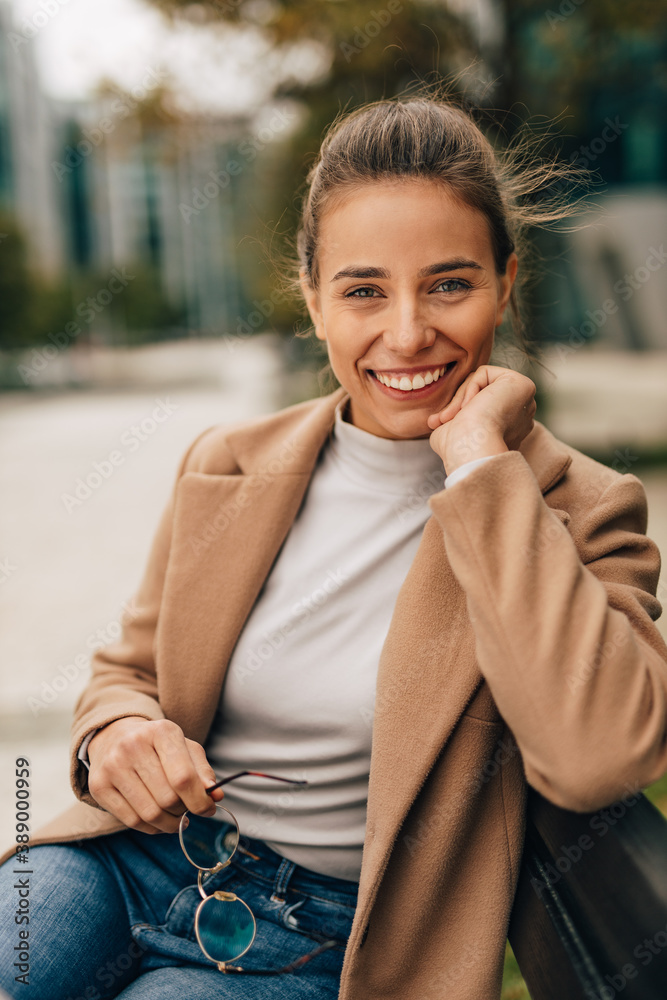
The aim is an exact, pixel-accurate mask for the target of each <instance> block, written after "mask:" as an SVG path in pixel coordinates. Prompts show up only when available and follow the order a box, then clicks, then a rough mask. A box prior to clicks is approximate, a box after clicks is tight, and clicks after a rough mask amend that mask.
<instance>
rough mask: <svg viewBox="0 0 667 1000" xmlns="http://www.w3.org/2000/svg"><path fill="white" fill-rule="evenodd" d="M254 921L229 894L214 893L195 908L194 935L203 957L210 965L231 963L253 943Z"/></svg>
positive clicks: (242, 906)
mask: <svg viewBox="0 0 667 1000" xmlns="http://www.w3.org/2000/svg"><path fill="white" fill-rule="evenodd" d="M255 929H256V928H255V918H254V917H253V915H252V912H251V910H250V908H249V907H248V906H247V905H246V903H244V902H243V900H242V899H239V898H238V896H235V895H234V894H233V893H231V892H230V893H225V892H217V893H216V894H215V895H213V896H207V897H206V899H205V900H203V902H201V903H200V904H199V906H198V907H197V914H196V916H195V931H196V934H197V940H198V941H199V945H200V947H201V949H202V951H203V952H204V954H205V955H206V956H207V957H208V958H210V959H211V960H212V961H213V962H232V961H233V960H234V959H235V958H239V957H240V956H241V955H243V954H244V953H245V952H246V951H247V950H248V948H249V947H250V945H251V944H252V943H253V941H254V940H255Z"/></svg>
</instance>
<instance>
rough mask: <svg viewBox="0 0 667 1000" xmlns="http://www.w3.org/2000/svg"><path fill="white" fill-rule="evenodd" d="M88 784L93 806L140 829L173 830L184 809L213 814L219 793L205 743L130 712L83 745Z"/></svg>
mask: <svg viewBox="0 0 667 1000" xmlns="http://www.w3.org/2000/svg"><path fill="white" fill-rule="evenodd" d="M88 760H89V762H90V771H89V774H88V788H89V790H90V794H91V795H92V797H93V798H94V799H95V801H96V802H97V804H98V805H100V806H101V807H102V808H103V809H106V811H107V812H109V813H112V815H114V816H115V817H116V818H117V819H119V820H120V821H121V822H122V823H124V824H125V826H128V827H131V828H132V829H133V830H141V832H142V833H161V832H162V833H174V832H175V831H176V830H178V825H179V822H180V817H181V816H182V814H183V813H184V812H185V811H186V810H189V811H190V812H194V813H198V814H199V815H200V816H213V815H214V814H215V804H214V803H215V802H216V801H219V800H220V799H221V798H222V797H223V795H224V792H223V790H222V789H221V788H218V789H216V790H215V791H214V792H212V793H211V794H210V795H208V794H207V793H206V791H205V788H207V787H208V786H209V785H212V784H214V783H215V781H216V775H215V772H214V771H213V768H212V767H211V765H210V764H209V762H208V761H207V759H206V754H205V753H204V748H203V747H202V746H200V744H199V743H196V742H195V741H194V740H189V739H187V738H186V736H185V735H184V734H183V730H182V729H181V727H180V726H177V725H176V723H175V722H170V721H169V720H168V719H159V720H157V721H155V722H151V721H149V720H148V719H143V718H139V717H137V716H130V717H128V718H125V719H117V720H116V721H115V722H110V723H109V725H107V726H104V727H103V728H102V729H100V731H99V732H97V733H95V735H94V736H93V738H92V740H91V741H90V743H89V744H88Z"/></svg>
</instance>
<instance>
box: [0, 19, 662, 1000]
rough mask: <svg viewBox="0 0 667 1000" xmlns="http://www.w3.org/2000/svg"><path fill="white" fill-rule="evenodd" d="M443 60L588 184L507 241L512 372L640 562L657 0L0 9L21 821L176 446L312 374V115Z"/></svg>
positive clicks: (316, 385)
mask: <svg viewBox="0 0 667 1000" xmlns="http://www.w3.org/2000/svg"><path fill="white" fill-rule="evenodd" d="M443 78H447V79H452V80H454V84H453V86H454V88H455V90H456V92H457V93H460V94H461V95H462V99H463V101H464V103H466V104H467V105H469V106H475V107H478V108H481V109H482V111H483V113H484V120H486V121H487V122H488V124H489V128H490V132H491V134H492V135H493V136H495V137H496V140H497V141H498V142H499V143H503V142H507V141H511V139H512V136H513V134H514V133H515V131H516V130H517V129H518V128H519V127H520V126H521V124H522V123H523V122H528V123H529V126H530V128H531V129H533V130H534V131H535V132H536V133H537V134H543V133H544V129H545V126H548V127H549V129H550V131H551V133H552V138H551V139H550V140H549V142H550V144H551V146H552V147H553V148H554V149H557V150H559V151H560V154H561V156H562V157H563V158H564V159H565V160H569V161H570V162H571V163H573V164H576V165H579V166H585V167H588V168H589V169H590V170H591V171H593V172H594V173H595V177H596V179H597V183H596V185H595V187H594V190H593V198H592V203H591V205H590V207H589V208H588V209H587V210H586V213H585V215H582V216H581V217H579V218H578V219H577V222H578V223H579V222H581V223H585V225H582V226H581V227H578V228H576V229H575V230H574V231H570V227H565V226H560V227H556V228H555V229H554V230H553V231H551V232H549V233H541V234H535V242H536V245H537V249H538V254H539V257H540V258H541V261H542V262H541V264H539V263H538V267H537V269H536V277H535V280H534V281H533V282H532V284H531V287H530V290H529V293H528V296H527V301H526V313H527V321H528V322H527V325H528V332H529V334H530V335H531V336H532V337H533V338H534V339H535V340H536V341H537V342H538V343H539V345H540V346H541V349H542V352H543V365H542V366H538V367H536V368H533V369H531V370H530V374H531V375H532V377H534V378H535V379H536V380H537V381H538V384H539V404H540V405H539V412H538V416H539V417H540V419H541V420H542V421H543V422H544V423H546V424H547V426H549V427H550V428H551V429H552V430H553V431H554V432H555V433H556V434H557V435H558V436H559V437H561V438H563V439H564V440H565V441H567V442H569V443H570V444H573V445H574V446H576V447H579V448H581V449H582V450H584V451H586V452H588V453H589V454H592V455H594V456H595V457H596V458H598V459H600V460H601V461H603V462H605V463H607V464H609V465H612V466H613V467H614V468H616V469H617V470H618V471H621V472H628V471H631V472H633V473H635V474H637V475H639V476H640V477H641V478H642V480H643V481H644V483H645V485H646V489H647V493H648V496H649V508H650V520H649V534H650V535H651V536H652V537H653V538H655V540H656V541H657V542H658V544H659V545H660V547H661V549H662V551H663V553H667V392H666V389H667V326H666V324H665V321H664V317H665V315H666V314H667V281H666V280H665V279H666V277H667V266H666V265H667V252H666V251H665V244H667V113H666V112H667V3H666V2H665V0H636V2H634V3H626V4H617V3H615V2H614V0H553V2H552V3H551V4H548V3H544V2H538V0H376V2H375V3H373V4H371V3H367V2H358V0H349V2H348V0H214V2H207V3H188V2H182V3H181V2H177V0H153V2H149V0H95V3H94V4H91V3H86V2H85V0H13V2H12V0H0V426H1V428H2V432H3V433H2V438H1V440H0V449H1V460H0V476H1V477H2V480H3V482H2V497H3V503H2V510H3V514H2V527H3V530H2V536H1V537H2V542H1V547H0V602H1V604H2V608H3V616H4V622H5V627H4V629H3V633H2V638H1V640H0V643H1V645H0V790H1V791H2V795H3V799H4V798H5V796H7V798H6V801H8V802H11V801H12V799H11V791H12V776H13V760H14V758H15V756H16V755H17V754H21V755H24V756H28V757H29V758H30V759H31V761H32V768H33V775H32V783H33V793H34V795H33V821H34V825H38V824H39V823H41V822H43V821H44V820H46V819H48V818H49V817H51V816H53V815H54V814H55V813H56V812H57V811H58V810H59V809H60V808H61V807H62V806H63V805H64V804H66V803H67V802H68V801H69V798H70V796H71V792H70V791H69V784H68V763H67V742H68V732H69V724H70V719H71V712H72V707H73V705H74V703H75V701H76V698H77V697H78V695H79V693H80V692H81V690H82V689H83V687H84V686H85V683H86V680H87V677H88V673H89V657H90V653H91V650H92V649H93V648H95V646H96V645H100V644H103V643H106V642H110V641H112V639H114V638H115V637H116V636H117V635H118V634H119V630H120V616H121V614H122V609H123V603H124V602H125V601H127V600H128V599H129V597H130V596H131V594H132V593H133V591H134V589H135V587H136V585H137V582H138V580H139V577H140V575H141V572H142V569H143V565H144V562H145V558H146V555H147V552H148V547H149V544H150V539H151V536H152V533H153V531H154V528H155V526H156V523H157V519H158V515H159V512H160V510H161V508H162V506H163V504H164V502H165V501H166V498H167V495H168V493H169V490H170V488H171V484H172V481H173V477H174V474H175V471H176V468H177V464H178V461H179V459H180V456H181V455H182V453H183V451H184V450H185V448H186V447H187V445H188V444H189V443H190V442H191V440H192V439H193V438H194V437H195V435H196V434H198V433H199V432H200V431H201V430H203V429H204V428H206V427H208V426H210V425H212V424H215V423H219V422H224V421H228V420H236V419H239V418H242V417H245V416H251V415H254V414H259V413H263V412H270V411H272V410H275V409H277V408H279V407H281V406H284V405H288V404H290V403H293V402H297V401H299V400H301V399H305V398H308V397H310V396H312V395H317V394H318V393H319V392H320V391H321V388H320V386H321V379H320V378H319V377H318V372H320V370H321V368H322V366H323V364H324V362H325V358H324V356H323V355H322V353H321V351H320V349H319V344H315V343H314V342H312V341H310V340H307V339H298V338H295V337H294V331H295V329H297V328H299V327H303V315H302V313H301V311H300V307H299V303H298V302H295V301H293V300H292V299H290V297H289V296H288V295H287V294H286V293H285V291H284V286H283V284H282V283H281V280H280V279H281V278H282V277H284V265H283V263H282V260H283V256H282V255H283V254H284V252H285V250H286V248H289V238H290V236H291V235H292V234H293V232H294V227H295V223H296V219H297V210H298V204H299V195H300V192H301V188H302V184H303V180H304V178H305V174H306V172H307V169H308V166H309V164H310V162H311V161H312V158H313V156H314V154H315V153H316V151H317V148H318V146H319V142H320V140H321V137H322V132H323V129H324V128H325V126H326V125H327V124H328V123H329V122H330V121H331V120H332V119H333V118H334V117H335V115H336V114H337V113H338V112H339V111H340V110H341V109H350V108H353V107H355V106H357V105H358V104H360V103H363V102H365V101H368V100H373V99H376V98H380V97H383V96H392V95H394V94H397V93H399V92H404V91H405V90H406V88H410V87H414V86H417V85H419V83H421V82H429V81H431V82H433V81H437V80H439V79H443ZM575 194H576V192H575ZM508 357H509V356H508ZM514 360H515V361H517V359H516V358H515V359H514ZM509 361H510V362H511V361H512V358H511V357H510V358H509ZM518 363H520V364H521V363H522V362H521V360H520V359H518ZM112 453H113V454H114V455H115V458H114V459H110V455H112ZM659 596H661V597H662V599H663V601H664V599H665V597H667V585H666V584H665V583H664V582H661V585H660V592H659ZM664 631H665V630H664V626H663V632H664ZM666 634H667V633H666ZM655 797H656V799H657V800H658V801H659V802H660V803H661V804H663V805H664V803H665V801H667V794H665V792H664V790H662V789H658V790H656V793H655ZM2 824H4V825H2ZM2 824H0V833H1V834H2V835H3V837H4V841H6V842H7V843H9V842H10V841H11V840H12V837H13V832H12V831H13V821H12V816H11V810H9V809H8V810H6V814H5V817H4V818H3V820H2ZM504 996H505V998H506V1000H510V998H520V997H524V996H527V993H526V992H525V989H524V987H523V985H522V984H521V982H520V977H518V976H516V974H515V973H514V972H513V971H512V969H511V966H509V965H508V972H507V979H506V985H505V993H504Z"/></svg>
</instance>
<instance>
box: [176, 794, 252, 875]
mask: <svg viewBox="0 0 667 1000" xmlns="http://www.w3.org/2000/svg"><path fill="white" fill-rule="evenodd" d="M178 836H179V838H180V841H181V847H182V848H183V850H184V851H185V854H186V856H187V857H188V859H189V860H190V861H191V862H192V864H193V865H195V866H196V867H197V868H203V869H206V868H215V866H216V865H217V864H219V863H220V862H221V861H223V862H225V861H229V859H230V858H231V856H232V854H233V853H234V851H235V850H236V848H237V846H238V843H239V827H238V823H237V822H236V820H235V818H234V817H233V816H232V814H231V813H230V812H229V810H228V809H223V808H222V806H218V808H217V812H216V815H215V816H212V817H211V818H210V819H209V818H207V817H206V816H197V815H196V814H195V813H184V814H183V816H182V817H181V825H180V827H179V830H178Z"/></svg>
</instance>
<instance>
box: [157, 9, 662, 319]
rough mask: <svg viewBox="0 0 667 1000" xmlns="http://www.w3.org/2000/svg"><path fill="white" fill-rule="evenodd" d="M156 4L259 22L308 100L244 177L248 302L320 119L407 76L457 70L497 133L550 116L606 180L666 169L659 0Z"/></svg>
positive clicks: (422, 77)
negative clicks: (611, 133)
mask: <svg viewBox="0 0 667 1000" xmlns="http://www.w3.org/2000/svg"><path fill="white" fill-rule="evenodd" d="M154 3H156V4H157V5H158V6H159V7H160V8H161V9H162V10H163V11H166V12H169V13H171V14H172V15H173V16H175V17H183V18H191V19H192V20H193V21H194V22H196V23H198V24H201V23H202V21H204V22H206V21H207V22H208V23H210V25H211V26H212V27H213V26H215V25H218V26H219V25H220V24H221V23H226V24H229V25H233V26H235V28H237V29H238V28H242V27H243V26H246V27H247V28H248V30H252V31H255V32H261V33H262V34H263V35H264V37H265V38H266V39H267V40H268V42H269V43H270V45H271V46H272V49H273V52H274V53H275V55H276V57H277V58H276V61H275V64H276V66H277V67H278V69H277V70H276V85H275V88H274V96H275V98H276V99H277V100H280V99H281V98H282V99H288V100H289V99H292V100H297V101H299V102H300V104H301V105H302V107H303V108H304V109H305V113H304V114H303V116H302V120H301V124H300V126H299V127H298V128H297V129H296V130H295V131H294V132H293V133H292V134H291V135H290V136H289V138H288V139H287V140H286V141H285V142H284V143H274V144H272V148H271V150H270V152H269V154H268V155H264V156H260V157H258V158H257V160H256V162H255V164H254V169H253V170H251V171H247V172H246V176H245V177H244V178H243V179H242V187H243V197H242V198H241V200H240V211H241V212H243V213H244V214H243V217H242V218H240V219H239V227H240V229H242V230H243V232H244V233H246V234H248V235H249V236H250V237H251V238H250V239H249V240H247V241H246V242H245V243H244V244H243V245H242V246H240V248H239V259H240V267H241V273H242V275H245V285H246V297H247V300H248V301H250V300H251V299H253V298H256V297H257V296H258V295H266V294H267V293H268V292H269V291H270V289H271V287H272V285H273V283H274V280H275V279H274V278H273V275H272V268H271V266H265V267H264V269H262V268H258V257H259V258H261V257H262V254H261V252H258V251H257V246H258V244H259V245H264V246H266V245H267V244H268V243H269V242H271V243H272V256H273V258H274V260H275V259H278V260H280V259H281V251H282V250H283V249H284V247H285V245H286V243H287V242H288V240H287V237H288V236H291V235H292V234H293V232H294V227H295V222H296V218H297V212H298V194H299V192H300V190H301V188H302V182H303V179H304V177H305V173H306V171H307V169H308V167H309V165H310V163H312V160H313V158H314V156H315V154H316V152H317V149H318V147H319V144H320V141H321V138H322V134H323V130H324V129H325V127H326V126H327V125H328V124H329V123H330V122H331V121H332V120H333V119H334V118H335V117H336V115H337V114H338V113H339V111H340V110H341V109H348V108H353V107H355V106H357V105H359V104H361V103H364V102H366V101H372V100H376V99H378V98H381V97H388V96H392V95H395V94H396V93H399V92H402V91H405V89H406V88H409V87H410V86H411V85H413V84H415V85H418V84H419V83H421V82H427V83H428V82H429V81H431V80H433V81H437V80H439V79H443V78H444V79H446V80H449V81H452V80H453V81H454V84H453V86H452V89H453V90H454V91H459V93H462V94H463V97H464V100H469V101H470V102H471V103H474V104H477V105H480V106H482V107H485V108H486V109H487V111H488V112H489V121H490V123H491V124H492V125H493V123H494V121H495V122H497V123H498V126H499V129H498V131H500V129H502V134H503V137H505V138H509V137H511V135H512V133H513V131H514V130H515V128H516V127H517V126H518V125H519V124H521V123H523V122H524V121H525V120H526V119H528V120H530V121H531V122H532V123H533V126H534V127H535V128H536V129H543V128H544V126H545V124H547V125H548V124H549V123H550V122H554V121H556V122H559V126H558V128H557V129H556V133H557V134H556V136H555V143H556V144H557V145H558V146H559V148H560V149H561V150H562V152H563V154H564V155H565V156H566V157H569V158H570V159H571V160H572V161H573V162H574V160H577V159H578V160H579V162H580V164H581V165H584V166H589V167H591V168H592V169H593V170H596V171H599V172H600V175H601V176H602V178H603V179H605V180H609V181H623V182H646V181H652V182H660V181H662V182H665V181H666V180H667V156H665V155H664V154H665V152H667V148H666V147H667V122H666V121H665V118H664V114H663V113H662V109H663V108H664V106H665V104H666V103H667V71H666V70H665V66H666V64H667V16H666V15H667V0H636V2H635V3H633V4H618V3H617V2H616V0H550V2H545V0H488V3H487V4H476V5H473V4H470V5H468V4H466V3H464V2H463V0H450V2H449V3H447V2H446V0H392V2H389V0H377V2H375V3H370V2H367V0H317V2H313V0H211V2H207V3H197V4H193V3H191V2H190V0H154ZM304 46H306V47H309V48H310V50H311V51H312V54H313V56H314V57H316V59H319V64H320V66H321V71H320V72H319V74H317V73H315V74H311V75H310V76H309V77H308V79H307V80H304V78H303V76H302V77H301V78H299V77H298V76H297V75H296V72H292V71H291V70H290V64H291V62H294V64H295V65H297V64H298V62H299V60H298V59H296V58H295V54H296V53H298V52H299V51H302V50H303V47H304ZM492 106H493V107H494V108H495V109H498V110H496V111H493V110H492ZM607 118H610V119H611V121H612V122H617V123H618V128H617V137H616V138H615V139H614V141H613V142H606V143H605V149H604V151H603V152H602V153H596V154H595V155H594V156H592V157H591V156H590V155H589V154H587V152H586V149H587V143H589V142H590V141H591V140H592V139H594V138H595V137H597V136H599V135H600V133H601V131H602V129H603V128H604V127H605V124H606V119H607ZM630 122H631V123H632V128H630V127H629V124H630ZM598 145H599V142H598ZM274 232H275V234H276V236H275V238H274V236H273V234H274ZM264 256H265V257H266V255H264ZM294 318H295V317H294V311H293V307H292V305H291V304H290V303H289V302H288V301H287V300H283V301H281V302H280V303H278V305H277V308H276V310H275V313H274V314H273V315H272V321H273V323H274V325H275V326H276V327H278V328H280V327H283V328H284V329H291V328H292V325H293V321H294Z"/></svg>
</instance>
